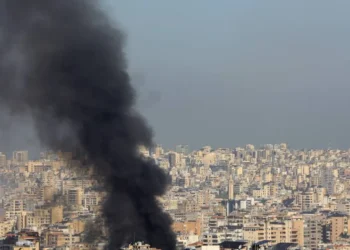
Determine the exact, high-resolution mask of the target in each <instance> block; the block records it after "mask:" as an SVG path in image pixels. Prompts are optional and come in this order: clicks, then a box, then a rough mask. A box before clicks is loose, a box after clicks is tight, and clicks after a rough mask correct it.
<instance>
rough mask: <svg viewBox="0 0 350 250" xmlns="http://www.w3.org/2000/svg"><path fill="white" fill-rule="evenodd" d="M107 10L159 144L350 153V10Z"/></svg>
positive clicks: (300, 4)
mask: <svg viewBox="0 0 350 250" xmlns="http://www.w3.org/2000/svg"><path fill="white" fill-rule="evenodd" d="M103 1H104V3H105V4H106V5H105V6H106V7H107V8H108V10H109V12H110V14H111V15H113V16H114V17H115V19H116V20H118V22H119V23H120V25H121V27H122V28H123V29H124V31H125V32H126V33H127V36H128V39H127V42H128V44H127V57H128V60H129V64H130V72H132V74H133V75H134V76H135V75H136V80H135V81H136V82H137V84H138V85H140V84H144V85H143V86H141V87H138V89H139V90H140V95H141V104H142V105H141V106H142V107H141V110H142V112H143V113H144V115H145V116H146V117H147V119H148V121H149V122H150V124H151V125H152V126H153V128H154V131H155V135H156V141H157V142H158V143H161V144H163V145H164V146H166V147H173V146H175V145H176V144H181V143H183V144H189V145H190V146H191V147H192V148H196V147H200V146H203V145H207V144H210V145H213V146H215V147H219V146H227V147H233V146H237V145H244V144H247V143H252V144H256V145H260V144H266V143H278V142H288V143H289V144H290V145H291V146H293V147H296V148H304V147H305V148H311V147H317V148H325V147H328V146H329V145H331V146H332V147H334V148H335V147H341V148H349V147H350V133H349V129H350V116H349V114H348V113H349V112H348V109H349V107H350V98H349V94H350V93H349V91H350V85H349V79H350V30H349V24H350V16H349V9H350V1H347V0H343V1H341V0H338V1H322V0H313V1H312V0H310V1H304V0H297V1H280V0H275V1H257V0H256V1H243V0H242V1H232V0H220V1H213V0H191V1H189V0H176V1H164V0H147V1H130V0H118V1H115V0H103ZM149 95H150V96H151V99H152V98H154V100H148V96H149ZM159 96H160V99H159V98H158V97H159ZM15 125H16V124H14V125H13V126H12V125H11V127H12V132H6V136H7V137H6V136H5V137H6V138H7V139H6V140H7V141H9V143H8V145H10V146H11V148H12V149H14V148H25V147H26V145H33V135H31V134H30V133H29V132H28V129H27V128H24V127H23V126H22V127H21V126H19V128H18V126H15ZM10 133H16V134H18V135H22V134H25V136H24V137H21V138H25V141H26V143H24V144H23V146H21V145H22V144H18V143H17V144H16V142H12V141H11V140H9V139H8V137H9V134H10ZM2 138H4V135H3V137H2ZM1 140H2V143H1V145H3V139H1ZM1 150H4V149H1V148H0V151H1Z"/></svg>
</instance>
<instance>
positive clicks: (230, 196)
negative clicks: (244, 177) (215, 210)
mask: <svg viewBox="0 0 350 250" xmlns="http://www.w3.org/2000/svg"><path fill="white" fill-rule="evenodd" d="M234 198H235V193H234V182H233V179H232V175H231V176H230V179H229V181H228V199H229V200H233V199H234Z"/></svg>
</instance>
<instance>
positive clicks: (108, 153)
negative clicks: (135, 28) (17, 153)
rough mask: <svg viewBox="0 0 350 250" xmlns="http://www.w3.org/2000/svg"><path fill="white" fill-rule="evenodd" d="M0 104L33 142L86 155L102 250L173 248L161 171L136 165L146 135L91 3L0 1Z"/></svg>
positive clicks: (118, 57)
mask: <svg viewBox="0 0 350 250" xmlns="http://www.w3.org/2000/svg"><path fill="white" fill-rule="evenodd" d="M0 4H1V6H0V20H1V21H0V59H1V60H0V63H1V65H0V66H1V67H0V104H1V107H2V108H6V109H8V110H10V111H11V112H12V114H14V115H17V116H26V115H29V116H30V117H31V118H32V120H33V122H34V124H35V128H36V131H37V134H38V137H39V139H40V141H41V143H42V144H43V145H45V146H47V147H49V148H51V149H53V150H62V151H73V150H74V151H76V150H77V151H79V152H83V153H84V155H87V158H88V161H89V163H91V164H92V165H93V166H94V168H95V169H94V170H95V172H96V173H97V174H98V175H99V176H101V177H102V179H103V183H104V186H105V189H106V190H107V191H108V197H107V199H106V201H105V204H104V207H103V213H104V216H105V219H106V221H107V225H108V231H109V234H110V237H109V239H110V240H109V246H108V249H118V248H119V247H120V246H121V245H122V244H124V243H127V242H128V241H131V240H133V239H134V236H135V235H136V236H135V237H136V239H140V240H145V241H147V242H148V243H150V244H151V245H152V246H154V247H157V248H161V249H171V250H172V249H175V236H174V234H173V232H172V230H171V219H170V217H169V216H168V215H167V214H165V213H164V212H162V209H161V208H160V206H159V204H158V202H157V198H156V197H157V196H160V195H162V194H163V193H164V192H165V189H166V186H167V178H166V175H165V174H164V173H163V171H161V169H160V168H158V166H156V165H154V164H153V163H152V162H150V161H148V160H145V159H142V157H141V156H139V153H138V146H139V145H146V146H149V145H151V144H152V133H151V131H150V129H149V128H148V126H147V125H146V124H145V122H144V120H143V119H142V117H141V116H140V115H139V114H138V113H137V112H136V111H135V110H134V108H133V107H134V99H135V96H134V91H133V88H132V86H131V85H130V79H129V75H128V73H127V65H126V61H125V56H124V51H123V45H124V36H123V33H122V32H121V31H120V30H119V29H118V28H116V27H115V25H113V24H112V22H111V21H110V20H109V18H108V17H107V16H106V15H105V14H104V13H103V11H101V9H99V8H98V1H97V0H0Z"/></svg>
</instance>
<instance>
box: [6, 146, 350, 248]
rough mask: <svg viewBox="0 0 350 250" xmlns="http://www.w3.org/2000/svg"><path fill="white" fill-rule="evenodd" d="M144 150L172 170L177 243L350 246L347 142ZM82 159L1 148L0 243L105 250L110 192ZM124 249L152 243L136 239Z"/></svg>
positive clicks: (170, 202) (166, 201)
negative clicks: (104, 208) (104, 210)
mask: <svg viewBox="0 0 350 250" xmlns="http://www.w3.org/2000/svg"><path fill="white" fill-rule="evenodd" d="M140 153H141V154H142V155H144V156H145V157H151V158H153V159H154V160H155V162H156V163H157V164H158V165H159V166H160V167H161V168H162V169H164V170H165V171H166V172H167V173H168V174H169V176H170V178H171V182H172V183H171V185H169V190H168V192H167V193H166V195H164V196H163V197H159V201H160V203H161V204H162V207H163V209H164V210H165V211H166V212H167V213H169V214H170V216H171V217H172V219H173V231H174V232H175V233H176V236H177V242H178V243H177V248H178V249H213V250H215V249H304V250H317V249H350V237H349V234H348V232H349V231H350V223H349V222H348V221H349V218H350V197H349V195H348V193H349V192H348V191H349V190H350V152H349V151H348V150H339V149H323V150H295V149H290V148H288V145H287V144H286V143H281V144H279V145H264V146H262V147H259V148H256V147H255V146H254V145H246V146H244V147H237V148H234V149H229V148H217V149H213V148H211V147H210V146H206V147H203V148H201V149H199V150H195V151H190V150H189V148H188V146H186V145H178V146H176V148H175V150H165V149H163V148H162V147H161V146H156V147H154V148H152V149H146V148H144V147H141V148H140ZM78 164H81V163H80V162H79V161H77V160H75V157H74V154H72V153H66V152H57V153H54V152H44V153H41V156H40V159H38V160H29V156H28V151H16V152H13V154H12V155H11V156H9V155H6V154H4V153H0V167H1V172H0V173H1V174H0V185H1V186H0V197H1V209H0V220H1V222H0V236H1V237H2V238H1V240H0V249H17V250H19V249H22V250H25V249H28V250H29V249H30V250H33V249H35V250H39V249H46V250H49V249H52V250H54V249H55V250H63V249H64V250H75V249H89V250H92V249H103V247H104V245H105V243H106V242H107V240H108V237H107V235H108V233H107V232H106V230H105V229H104V226H103V222H102V220H101V219H100V218H101V214H100V207H101V204H102V202H103V198H104V196H105V193H104V192H103V191H101V190H100V189H99V188H98V182H97V181H96V180H95V178H92V177H93V173H92V172H91V171H90V169H89V168H86V171H83V170H81V168H75V167H74V166H76V165H78ZM78 169H79V170H78ZM83 169H84V168H83ZM126 249H152V246H149V245H147V242H144V243H143V242H130V245H129V246H126Z"/></svg>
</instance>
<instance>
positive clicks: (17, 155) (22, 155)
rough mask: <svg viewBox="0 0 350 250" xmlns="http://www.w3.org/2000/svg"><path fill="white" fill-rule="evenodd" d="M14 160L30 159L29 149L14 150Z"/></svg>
mask: <svg viewBox="0 0 350 250" xmlns="http://www.w3.org/2000/svg"><path fill="white" fill-rule="evenodd" d="M12 160H13V161H15V162H19V163H24V162H27V161H28V151H14V152H13V153H12Z"/></svg>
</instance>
